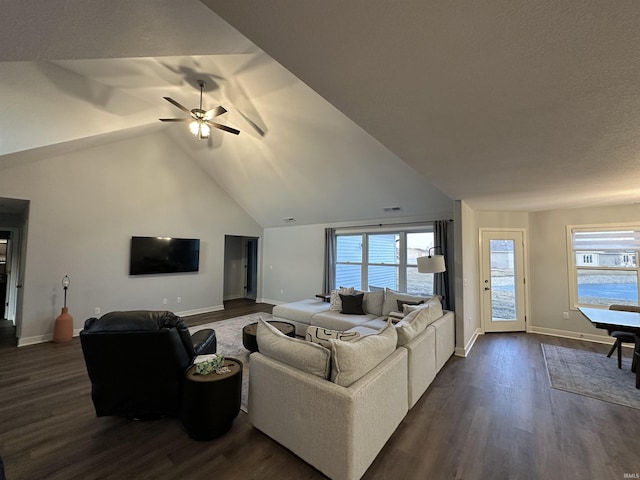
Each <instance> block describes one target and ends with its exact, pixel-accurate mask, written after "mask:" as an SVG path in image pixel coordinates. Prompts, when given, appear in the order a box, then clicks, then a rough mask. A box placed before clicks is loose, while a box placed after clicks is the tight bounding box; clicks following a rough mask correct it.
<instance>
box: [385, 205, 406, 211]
mask: <svg viewBox="0 0 640 480" xmlns="http://www.w3.org/2000/svg"><path fill="white" fill-rule="evenodd" d="M382 210H384V211H385V212H399V211H400V210H402V209H401V208H400V207H398V206H397V205H396V206H394V207H384V208H383V209H382Z"/></svg>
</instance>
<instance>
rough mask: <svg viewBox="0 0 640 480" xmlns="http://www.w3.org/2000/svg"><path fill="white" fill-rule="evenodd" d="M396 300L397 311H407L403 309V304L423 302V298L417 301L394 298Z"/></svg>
mask: <svg viewBox="0 0 640 480" xmlns="http://www.w3.org/2000/svg"><path fill="white" fill-rule="evenodd" d="M396 302H398V311H400V312H404V313H407V312H405V309H404V306H405V305H422V304H423V303H424V300H420V301H419V302H411V301H409V300H396Z"/></svg>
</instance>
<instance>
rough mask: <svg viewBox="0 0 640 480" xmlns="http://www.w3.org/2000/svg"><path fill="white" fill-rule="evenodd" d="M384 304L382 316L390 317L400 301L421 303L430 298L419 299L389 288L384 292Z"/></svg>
mask: <svg viewBox="0 0 640 480" xmlns="http://www.w3.org/2000/svg"><path fill="white" fill-rule="evenodd" d="M384 294H385V296H384V303H383V305H382V315H389V313H391V312H393V311H394V310H396V308H398V300H406V301H407V302H419V301H427V300H429V298H430V297H419V296H416V295H408V294H406V293H399V292H396V291H395V290H391V289H390V288H387V289H386V290H385V292H384Z"/></svg>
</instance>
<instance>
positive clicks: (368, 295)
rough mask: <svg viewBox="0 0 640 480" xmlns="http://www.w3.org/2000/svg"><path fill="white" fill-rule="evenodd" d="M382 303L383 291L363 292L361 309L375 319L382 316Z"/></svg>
mask: <svg viewBox="0 0 640 480" xmlns="http://www.w3.org/2000/svg"><path fill="white" fill-rule="evenodd" d="M383 303H384V290H378V291H375V292H374V291H371V292H364V300H363V301H362V309H363V310H364V311H365V313H370V314H372V315H375V316H376V317H381V316H382V304H383Z"/></svg>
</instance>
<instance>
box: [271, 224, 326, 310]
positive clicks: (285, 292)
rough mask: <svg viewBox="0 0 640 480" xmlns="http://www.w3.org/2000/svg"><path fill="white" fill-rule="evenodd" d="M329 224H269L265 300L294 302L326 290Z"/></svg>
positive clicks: (276, 302)
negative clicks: (323, 281) (295, 225)
mask: <svg viewBox="0 0 640 480" xmlns="http://www.w3.org/2000/svg"><path fill="white" fill-rule="evenodd" d="M326 227H327V225H305V226H299V227H278V228H265V230H264V244H263V262H262V285H263V289H262V296H263V299H264V301H265V302H268V303H274V304H279V303H286V302H294V301H296V300H302V299H304V298H314V295H316V294H317V293H323V292H322V276H323V268H324V265H323V264H324V229H325V228H326Z"/></svg>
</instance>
